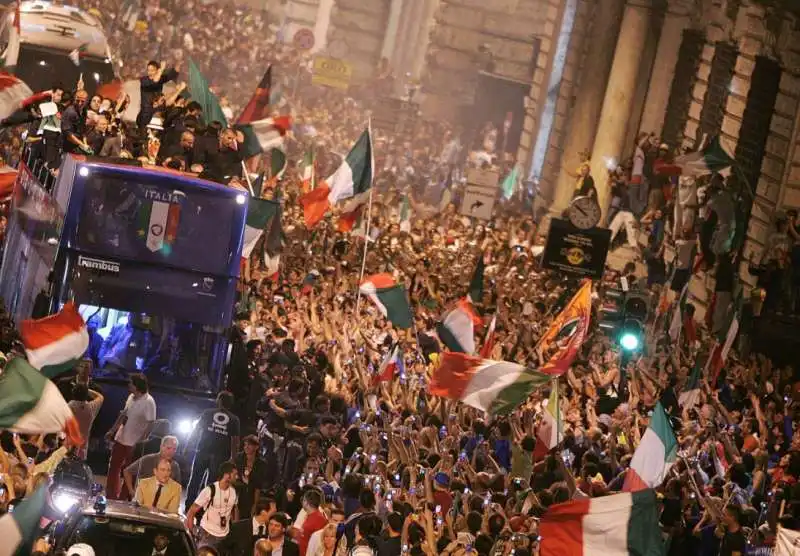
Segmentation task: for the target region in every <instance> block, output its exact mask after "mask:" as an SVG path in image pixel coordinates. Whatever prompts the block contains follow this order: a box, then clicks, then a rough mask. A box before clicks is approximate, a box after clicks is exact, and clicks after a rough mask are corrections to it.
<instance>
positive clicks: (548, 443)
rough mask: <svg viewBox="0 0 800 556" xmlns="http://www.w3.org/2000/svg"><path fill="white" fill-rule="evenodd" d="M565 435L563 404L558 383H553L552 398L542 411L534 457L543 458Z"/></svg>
mask: <svg viewBox="0 0 800 556" xmlns="http://www.w3.org/2000/svg"><path fill="white" fill-rule="evenodd" d="M563 436H564V421H563V419H562V418H561V405H560V403H559V398H558V383H557V382H554V383H553V389H552V390H551V391H550V398H549V399H548V400H547V406H546V407H545V410H544V412H543V413H542V422H541V423H540V424H539V428H538V429H537V431H536V445H535V446H534V448H533V457H534V459H537V460H539V459H542V458H544V457H545V456H546V455H547V453H548V452H549V451H550V450H552V449H553V448H555V447H556V446H558V445H559V444H560V443H561V440H562V439H563Z"/></svg>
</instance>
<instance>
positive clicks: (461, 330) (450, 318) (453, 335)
mask: <svg viewBox="0 0 800 556" xmlns="http://www.w3.org/2000/svg"><path fill="white" fill-rule="evenodd" d="M480 323H481V319H480V317H478V315H477V314H476V313H475V309H473V307H472V303H470V302H469V301H468V300H467V299H461V300H459V302H458V303H456V306H455V307H453V308H452V309H450V310H449V311H447V312H446V313H445V314H444V315H443V316H442V320H441V322H439V323H438V324H437V325H436V333H437V334H438V335H439V339H440V340H441V341H442V343H443V344H444V345H445V346H447V349H449V350H450V351H457V352H460V353H468V354H470V355H472V354H473V353H475V327H476V326H477V325H479V324H480Z"/></svg>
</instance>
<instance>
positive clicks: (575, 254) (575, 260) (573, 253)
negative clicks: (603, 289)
mask: <svg viewBox="0 0 800 556" xmlns="http://www.w3.org/2000/svg"><path fill="white" fill-rule="evenodd" d="M585 259H586V257H585V256H584V253H583V249H580V248H579V247H570V248H569V249H567V260H568V261H569V264H574V265H579V264H581V263H583V261H584V260H585Z"/></svg>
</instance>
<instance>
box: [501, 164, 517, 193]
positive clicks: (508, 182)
mask: <svg viewBox="0 0 800 556" xmlns="http://www.w3.org/2000/svg"><path fill="white" fill-rule="evenodd" d="M518 181H519V166H514V168H513V169H512V170H511V171H510V172H509V173H508V175H507V176H506V179H504V180H503V199H505V200H506V201H508V200H509V199H510V198H511V197H513V196H514V192H515V191H516V190H517V182H518Z"/></svg>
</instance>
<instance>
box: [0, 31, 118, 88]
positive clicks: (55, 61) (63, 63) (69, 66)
mask: <svg viewBox="0 0 800 556" xmlns="http://www.w3.org/2000/svg"><path fill="white" fill-rule="evenodd" d="M15 73H16V75H17V77H19V78H20V79H22V80H23V81H24V82H25V83H27V85H28V86H29V87H30V88H31V90H33V91H44V90H47V89H52V88H53V86H54V85H61V86H63V87H65V88H66V89H69V90H72V89H73V88H74V87H75V84H76V83H77V82H78V78H79V77H80V76H81V75H83V83H84V88H85V89H86V91H87V92H88V93H89V94H93V93H94V91H95V90H96V89H97V87H98V86H99V85H101V84H103V83H110V82H111V81H113V80H114V66H113V64H112V63H111V60H104V59H100V58H92V57H82V58H81V60H80V66H76V65H75V64H73V63H72V62H71V61H70V59H69V57H68V53H67V52H61V51H58V50H54V49H49V48H48V49H46V48H38V47H36V46H32V45H29V44H26V43H22V44H21V45H20V48H19V59H18V61H17V69H16V72H15Z"/></svg>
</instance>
